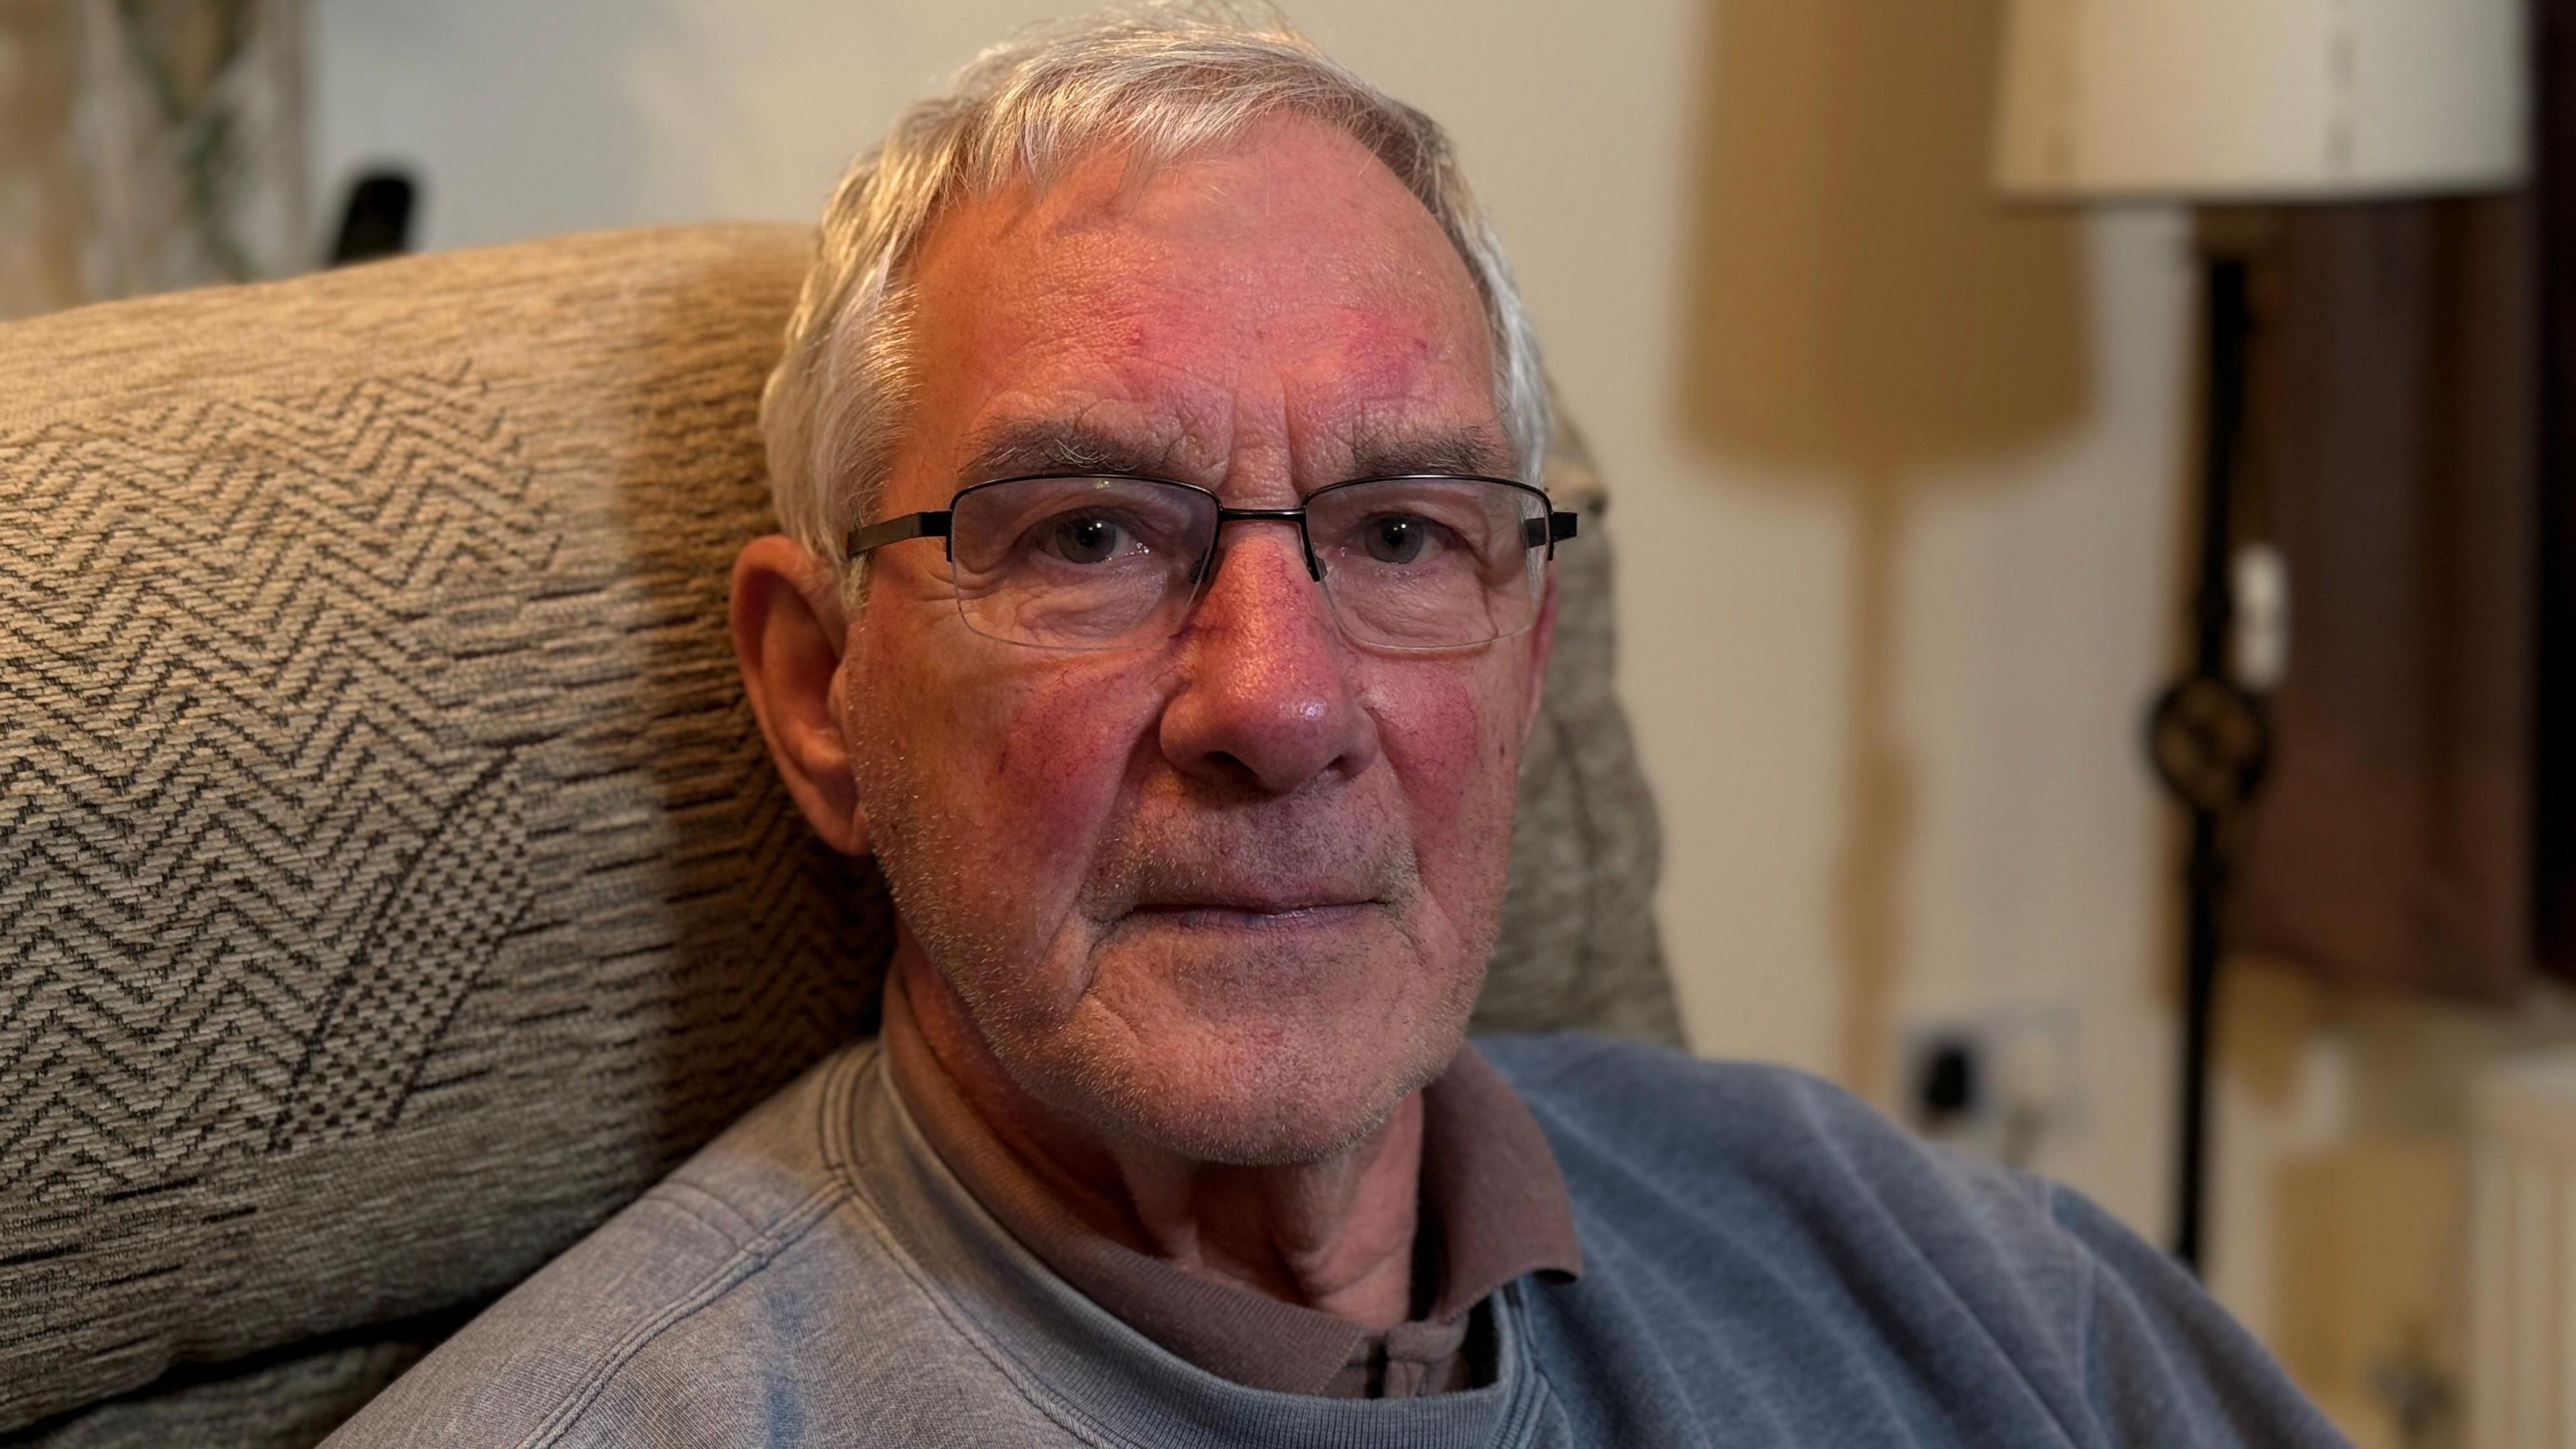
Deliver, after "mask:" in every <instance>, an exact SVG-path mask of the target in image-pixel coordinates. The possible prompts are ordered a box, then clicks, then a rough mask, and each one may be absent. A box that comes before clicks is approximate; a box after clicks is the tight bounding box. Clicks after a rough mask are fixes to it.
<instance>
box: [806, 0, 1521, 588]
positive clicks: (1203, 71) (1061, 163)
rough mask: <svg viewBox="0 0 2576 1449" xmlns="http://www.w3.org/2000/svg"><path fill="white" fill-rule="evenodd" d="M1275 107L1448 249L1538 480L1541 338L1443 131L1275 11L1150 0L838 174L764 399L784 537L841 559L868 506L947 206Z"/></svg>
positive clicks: (1159, 148) (1000, 59)
mask: <svg viewBox="0 0 2576 1449" xmlns="http://www.w3.org/2000/svg"><path fill="white" fill-rule="evenodd" d="M1283 112H1285V113H1294V114H1299V115H1304V116H1309V117H1312V118H1314V119H1317V120H1320V121H1323V122H1325V123H1327V124H1330V125H1333V126H1336V127H1339V128H1340V129H1342V130H1344V131H1346V132H1348V133H1349V134H1350V135H1351V136H1353V137H1354V138H1356V139H1357V140H1358V141H1360V142H1361V144H1363V145H1365V146H1367V147H1368V148H1369V150H1370V151H1371V152H1373V153H1375V154H1376V156H1377V157H1378V159H1379V160H1381V161H1383V162H1384V163H1385V164H1386V166H1387V169H1388V170H1390V171H1392V172H1394V173H1395V175H1396V177H1397V178H1398V179H1399V180H1401V181H1402V182H1403V183H1404V185H1405V186H1406V188H1407V189H1409V190H1410V191H1411V192H1412V193H1413V195H1414V196H1415V197H1417V198H1419V199H1420V200H1421V202H1422V204H1423V206H1424V207H1426V208H1427V209H1429V211H1430V213H1431V215H1432V217H1433V218H1434V219H1435V220H1436V221H1438V222H1439V224H1440V228H1441V230H1442V231H1443V232H1444V233H1446V234H1447V236H1448V238H1449V240H1450V243H1451V244H1452V245H1454V246H1455V247H1457V249H1458V255H1459V256H1460V257H1461V258H1463V259H1464V260H1465V261H1466V264H1467V270H1468V272H1469V273H1470V274H1471V275H1472V276H1473V277H1474V278H1475V282H1476V290H1477V292H1478V293H1479V294H1480V297H1481V299H1482V301H1483V304H1484V313H1485V324H1486V328H1487V332H1488V335H1489V338H1490V341H1491V344H1492V351H1493V354H1494V397H1495V406H1496V408H1497V410H1498V411H1499V412H1500V413H1501V415H1502V418H1503V422H1504V426H1505V427H1506V428H1507V429H1508V430H1509V432H1510V434H1511V441H1512V450H1513V453H1514V455H1515V461H1516V463H1517V464H1518V466H1519V469H1520V476H1521V477H1522V478H1524V479H1527V480H1528V481H1530V482H1532V483H1541V482H1542V479H1541V473H1540V469H1541V464H1542V462H1543V460H1544V459H1545V457H1546V455H1547V445H1548V432H1549V428H1550V425H1551V419H1550V416H1549V407H1548V396H1547V386H1546V381H1545V377H1544V374H1543V372H1542V369H1541V366H1540V362H1539V351H1538V340H1537V337H1536V336H1535V335H1534V333H1533V332H1532V330H1531V327H1530V324H1529V318H1528V316H1527V315H1526V314H1525V313H1524V312H1523V311H1522V309H1521V301H1520V291H1519V288H1518V286H1517V285H1516V284H1515V283H1514V282H1513V280H1512V272H1511V266H1510V264H1509V263H1508V262H1507V261H1505V260H1504V257H1503V249H1502V244H1501V242H1500V241H1499V240H1498V239H1497V238H1496V237H1495V235H1494V231H1493V228H1492V226H1491V225H1490V224H1489V223H1488V222H1487V221H1486V219H1485V215H1484V213H1483V212H1482V211H1481V210H1480V209H1478V207H1477V205H1476V202H1475V198H1474V196H1473V195H1472V194H1471V193H1470V192H1469V191H1468V188H1467V182H1466V178H1465V177H1464V175H1462V174H1461V172H1460V170H1459V167H1458V162H1457V158H1456V156H1455V154H1454V152H1453V151H1452V150H1451V147H1450V144H1449V138H1448V136H1447V134H1446V133H1445V132H1443V131H1442V130H1441V129H1440V126H1439V125H1438V124H1437V123H1436V122H1434V121H1433V120H1432V119H1431V118H1430V117H1428V116H1426V115H1424V114H1422V113H1421V112H1420V111H1417V110H1415V109H1413V108H1412V107H1411V106H1408V105H1405V104H1404V103H1403V102H1401V101H1398V100H1396V99H1395V98H1393V97H1391V96H1389V95H1387V94H1386V93H1385V92H1383V91H1381V90H1379V89H1377V88H1376V87H1375V86H1372V85H1370V84H1369V83H1368V82H1367V81H1364V80H1362V79H1360V78H1359V77H1358V76H1357V75H1354V74H1352V73H1351V72H1350V71H1349V70H1346V69H1344V68H1343V67H1342V66H1340V65H1339V64H1337V63H1335V62H1334V61H1333V60H1331V59H1330V58H1329V57H1327V56H1325V55H1324V53H1323V52H1322V51H1320V50H1318V49H1316V48H1315V46H1314V45H1313V43H1312V42H1310V41H1308V40H1307V39H1306V38H1305V37H1304V36H1302V35H1300V34H1298V33H1297V31H1296V30H1295V29H1294V28H1292V27H1291V26H1290V25H1289V24H1288V23H1287V21H1286V20H1285V19H1284V18H1283V17H1281V16H1280V15H1279V14H1278V13H1277V12H1275V11H1271V10H1268V9H1266V8H1264V9H1257V10H1248V9H1242V8H1236V7H1232V6H1222V5H1212V4H1206V3H1199V4H1164V3H1155V4H1145V5H1140V6H1130V7H1122V8H1115V9H1111V10H1106V11H1102V12H1099V13H1097V14H1093V15H1088V16H1083V17H1079V18H1077V19H1073V20H1070V21H1066V22H1060V23H1058V24H1055V25H1052V26H1045V27H1040V28H1036V29H1033V30H1029V31H1025V32H1023V33H1021V34H1019V35H1017V36H1015V37H1013V38H1012V39H1010V40H1007V41H1004V42H1003V43H1002V44H1000V45H997V46H994V47H993V48H992V49H990V50H987V51H985V52H984V53H983V54H982V55H980V56H978V57H976V58H975V60H974V61H973V62H971V63H970V64H968V65H967V66H966V68H965V69H964V70H962V71H960V72H958V74H957V78H956V80H955V82H954V84H953V85H952V86H951V87H950V89H949V90H948V92H947V93H946V94H945V95H941V96H937V97H934V98H932V99H930V100H926V101H923V102H921V103H919V104H917V105H915V106H913V107H912V108H911V109H910V110H908V111H906V112H905V113H904V114H903V116H902V118H901V119H899V120H897V121H896V122H895V124H894V129H893V130H892V131H891V132H889V133H888V134H887V136H886V138H885V140H884V141H883V142H881V143H880V144H879V145H878V146H877V147H876V148H875V149H874V150H872V151H869V152H867V153H865V154H863V155H861V156H860V157H859V158H858V159H857V160H856V161H854V162H852V163H851V165H850V169H849V170H848V171H847V172H846V173H845V174H843V176H842V177H841V181H840V184H839V185H838V186H837V187H836V188H835V189H834V190H833V193H832V199H831V202H830V204H829V205H827V206H826V207H825V208H824V211H823V222H822V235H821V239H820V248H819V253H818V255H817V257H816V259H815V262H814V265H813V268H812V270H811V271H809V272H808V273H807V274H806V277H805V287H804V291H803V293H802V294H801V295H800V296H799V297H798V298H797V302H796V310H795V312H794V314H793V315H792V316H791V317H790V318H789V320H788V323H787V350H786V353H785V355H784V356H783V357H782V358H780V360H779V363H778V366H777V368H776V369H775V370H774V371H772V372H771V373H770V375H769V382H768V385H767V386H766V387H765V388H763V389H762V392H761V399H760V424H761V431H762V433H763V435H764V437H765V440H766V442H767V446H768V454H769V487H770V496H771V500H772V502H773V504H774V506H775V507H776V509H777V512H778V521H779V525H780V527H782V528H783V529H785V530H786V532H787V533H788V534H789V535H790V536H792V537H794V538H795V539H796V540H797V541H798V542H800V543H802V544H804V545H805V547H807V548H808V549H811V550H813V551H814V552H815V553H817V554H818V555H820V556H822V557H824V558H828V559H834V560H838V559H839V558H840V557H841V535H842V533H843V532H844V531H845V530H846V529H847V528H848V527H850V526H851V525H852V524H855V523H858V522H861V521H864V520H865V519H867V518H868V517H869V516H870V514H871V513H872V512H873V511H874V509H875V507H876V506H877V502H878V499H879V497H880V495H881V494H882V493H883V491H884V486H885V477H884V474H885V469H886V467H887V466H888V464H889V462H890V461H891V458H892V455H893V453H894V451H895V442H896V438H897V435H898V432H899V430H900V428H901V426H902V423H903V419H904V416H905V414H906V411H907V409H908V406H909V404H910V402H911V400H912V396H913V391H914V388H913V380H912V377H911V374H910V365H909V364H910V338H909V326H908V324H909V322H910V314H911V300H912V299H911V296H910V293H909V289H908V288H907V286H906V284H905V279H904V268H905V264H906V263H907V262H908V261H909V260H910V258H911V255H912V252H913V250H914V249H915V248H916V247H917V246H918V245H919V244H920V241H921V238H922V236H923V235H924V234H925V233H926V232H927V231H928V230H929V228H930V225H931V223H932V221H933V220H934V219H936V218H937V217H938V215H939V214H940V213H941V211H942V210H943V209H944V208H945V207H947V206H948V205H950V204H951V203H953V202H954V201H956V200H959V199H961V198H964V197H970V196H976V195H983V194H987V193H990V192H992V191H994V190H997V189H999V188H1001V187H1003V186H1005V185H1008V184H1010V183H1011V182H1013V181H1015V180H1018V179H1022V178H1026V179H1028V180H1030V181H1032V182H1034V183H1035V184H1037V185H1039V186H1041V187H1042V186H1045V185H1046V184H1048V182H1050V181H1051V180H1053V179H1055V178H1057V177H1060V176H1061V175H1063V174H1064V173H1065V172H1066V171H1068V170H1069V169H1071V168H1072V167H1073V166H1074V165H1075V164H1076V163H1077V162H1079V161H1081V160H1082V159H1083V158H1085V157H1086V156H1088V155H1090V154H1092V153H1093V152H1095V151H1097V150H1100V149H1102V148H1104V147H1116V148H1123V149H1125V150H1126V151H1127V152H1128V154H1129V155H1130V157H1131V159H1132V163H1133V164H1135V165H1137V166H1140V167H1143V168H1148V169H1150V168H1153V167H1156V166H1160V165H1162V164H1165V163H1167V162H1169V161H1172V160H1174V159H1176V158H1178V157H1180V156H1182V155H1184V154H1186V153H1188V152H1190V151H1192V150H1195V149H1198V148H1202V147H1206V146H1209V145H1214V144H1219V143H1222V142H1224V141H1226V140H1228V139H1230V138H1232V137H1234V136H1236V135H1238V134H1240V133H1241V132H1242V131H1243V130H1244V129H1245V128H1246V127H1248V126H1249V125H1251V124H1252V123H1254V122H1256V121H1259V120H1261V119H1264V118H1266V117H1268V116H1272V115H1276V114H1279V113H1283Z"/></svg>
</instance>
